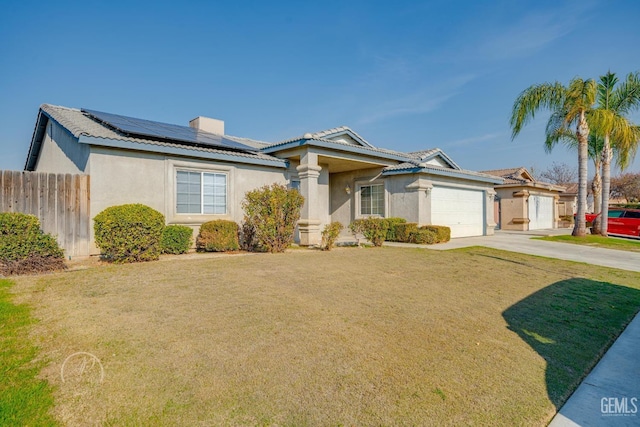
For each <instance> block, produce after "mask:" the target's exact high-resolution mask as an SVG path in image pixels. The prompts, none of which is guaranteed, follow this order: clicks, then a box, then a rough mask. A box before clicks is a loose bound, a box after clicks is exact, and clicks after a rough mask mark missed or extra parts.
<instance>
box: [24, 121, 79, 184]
mask: <svg viewBox="0 0 640 427" xmlns="http://www.w3.org/2000/svg"><path fill="white" fill-rule="evenodd" d="M88 159H89V146H87V145H84V144H78V140H77V139H76V138H75V137H74V136H73V135H71V134H70V133H69V132H68V131H67V130H66V129H64V128H63V127H61V126H60V125H58V124H57V123H55V122H53V121H51V120H50V121H49V123H48V124H47V130H46V132H45V135H44V138H43V141H42V147H41V149H40V155H39V157H38V162H37V164H36V166H35V168H34V171H36V172H49V173H71V174H88V173H89V167H88Z"/></svg>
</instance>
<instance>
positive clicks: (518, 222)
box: [496, 188, 529, 231]
mask: <svg viewBox="0 0 640 427" xmlns="http://www.w3.org/2000/svg"><path fill="white" fill-rule="evenodd" d="M496 193H497V195H498V197H500V229H502V230H518V231H524V230H528V229H529V211H528V208H527V203H526V197H527V196H524V195H523V196H514V193H516V194H517V193H518V192H517V191H516V190H514V189H513V188H506V189H504V188H498V189H496Z"/></svg>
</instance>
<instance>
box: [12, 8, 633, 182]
mask: <svg viewBox="0 0 640 427" xmlns="http://www.w3.org/2000/svg"><path fill="white" fill-rule="evenodd" d="M638 18H640V2H637V1H636V0H628V1H622V0H621V1H616V2H606V1H601V2H598V1H589V0H586V1H568V2H562V1H544V0H542V1H541V0H535V1H513V0H504V1H491V2H489V1H446V0H442V1H417V2H412V1H398V2H388V1H384V2H382V1H332V0H325V1H318V2H312V1H309V2H304V1H296V2H288V1H281V2H258V1H256V2H245V1H201V2H190V1H182V2H163V1H153V2H137V1H133V0H131V1H127V2H122V1H115V0H114V1H82V2H65V1H56V2H34V1H11V0H10V1H4V2H3V5H2V12H1V13H0V58H1V59H0V65H1V66H0V169H17V170H19V169H22V168H23V166H24V161H25V158H26V154H27V150H28V147H29V142H30V140H31V135H32V133H33V128H34V125H35V119H36V115H37V111H38V107H39V105H40V104H42V103H50V104H57V105H64V106H68V107H76V108H90V109H95V110H101V111H106V112H111V113H116V114H123V115H129V116H133V117H139V118H145V119H149V120H157V121H164V122H169V123H176V124H185V125H186V124H187V123H188V121H189V120H190V119H192V118H194V117H196V116H199V115H202V116H208V117H214V118H219V119H222V120H224V121H225V126H226V131H227V133H228V134H230V135H237V136H243V137H249V138H255V139H259V140H265V141H273V142H275V141H278V140H282V139H286V138H290V137H293V136H298V135H302V134H304V133H305V132H313V131H319V130H323V129H327V128H331V127H336V126H341V125H347V126H350V127H351V128H352V129H354V130H355V131H356V132H358V133H359V134H360V135H362V136H363V137H364V138H365V139H367V140H368V141H369V142H370V143H372V144H373V145H375V146H378V147H384V148H389V149H395V150H400V151H416V150H420V149H426V148H433V147H440V148H442V149H443V150H444V151H445V152H446V153H447V154H449V156H451V157H452V158H453V159H454V160H455V161H456V162H457V163H458V164H459V165H461V166H462V167H463V168H466V169H471V170H485V169H495V168H504V167H515V166H526V167H531V166H533V167H535V169H536V170H538V171H542V170H544V169H546V168H547V167H548V166H550V165H551V163H552V162H553V161H556V162H566V163H569V164H571V165H572V166H573V165H574V164H575V163H576V160H575V158H576V155H575V154H574V152H572V151H569V150H568V149H566V148H564V147H562V146H561V147H558V148H556V149H555V150H554V152H553V153H552V154H551V155H550V154H546V153H545V152H544V149H543V135H544V126H545V124H546V116H545V115H544V114H541V115H539V116H538V117H537V118H536V120H535V121H534V122H532V123H531V124H530V125H529V126H527V127H526V128H525V130H524V131H523V132H522V134H521V135H520V136H519V137H518V138H517V139H516V140H515V141H513V142H512V141H511V137H510V129H509V125H508V118H509V114H510V110H511V107H512V104H513V101H514V99H515V98H516V96H517V95H518V94H519V93H520V91H522V90H523V89H525V88H526V87H528V86H529V85H531V84H533V83H539V82H544V81H554V80H558V81H560V82H563V83H567V82H568V81H569V80H570V79H571V78H572V77H575V76H582V77H594V78H597V77H598V76H599V75H601V74H603V73H605V72H606V71H607V70H611V71H613V72H616V73H618V75H619V76H621V77H622V76H624V75H625V74H627V73H628V72H630V71H638V70H640V54H639V53H640V31H639V30H638V27H637V21H638ZM634 119H635V120H637V121H640V115H638V114H636V115H634ZM638 157H640V156H638ZM630 170H633V171H640V158H638V159H636V161H635V162H634V164H633V165H632V167H631V168H630ZM590 172H591V173H593V170H591V171H590Z"/></svg>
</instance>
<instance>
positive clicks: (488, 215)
mask: <svg viewBox="0 0 640 427" xmlns="http://www.w3.org/2000/svg"><path fill="white" fill-rule="evenodd" d="M484 194H485V200H486V204H485V211H484V216H485V236H492V235H493V234H494V230H495V229H496V226H497V225H498V224H496V220H495V219H496V216H495V207H496V205H495V203H494V201H495V199H496V192H495V190H494V189H493V188H491V189H487V190H485V191H484Z"/></svg>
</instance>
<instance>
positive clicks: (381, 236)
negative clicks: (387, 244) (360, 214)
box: [349, 218, 388, 246]
mask: <svg viewBox="0 0 640 427" xmlns="http://www.w3.org/2000/svg"><path fill="white" fill-rule="evenodd" d="M387 227H388V223H387V221H386V220H385V219H384V218H364V219H356V220H355V221H353V222H352V223H351V224H349V229H350V230H351V231H352V232H353V233H354V234H362V235H363V236H364V237H365V238H366V239H367V240H369V241H370V242H371V243H372V244H373V246H382V244H383V243H384V240H385V238H386V237H387Z"/></svg>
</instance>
